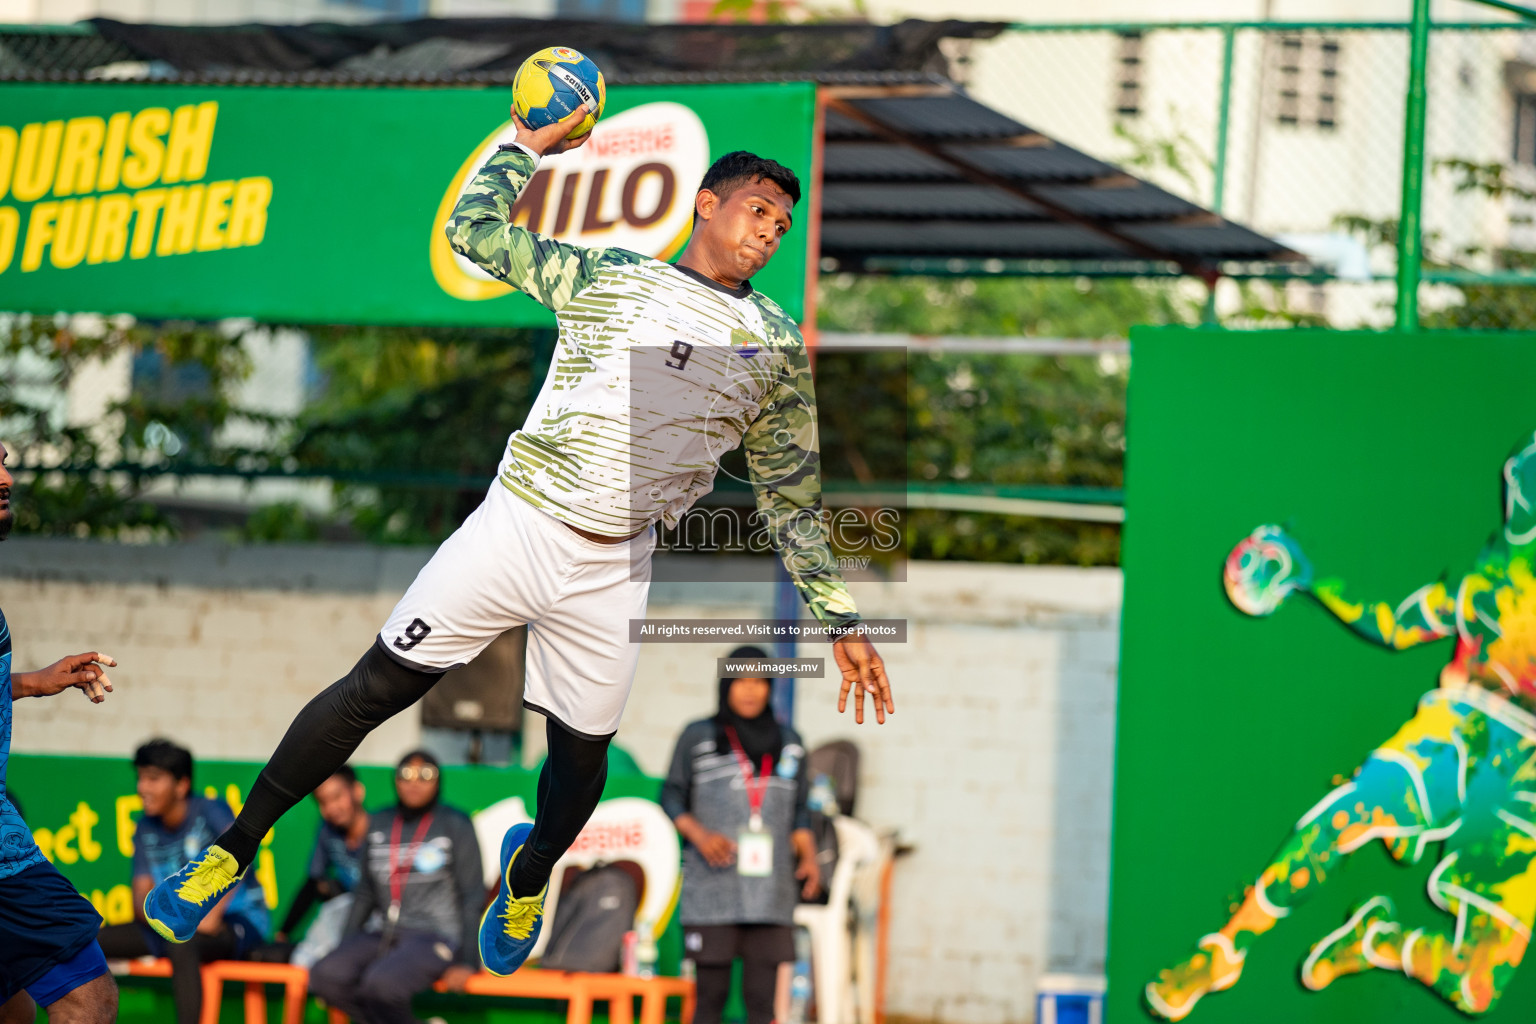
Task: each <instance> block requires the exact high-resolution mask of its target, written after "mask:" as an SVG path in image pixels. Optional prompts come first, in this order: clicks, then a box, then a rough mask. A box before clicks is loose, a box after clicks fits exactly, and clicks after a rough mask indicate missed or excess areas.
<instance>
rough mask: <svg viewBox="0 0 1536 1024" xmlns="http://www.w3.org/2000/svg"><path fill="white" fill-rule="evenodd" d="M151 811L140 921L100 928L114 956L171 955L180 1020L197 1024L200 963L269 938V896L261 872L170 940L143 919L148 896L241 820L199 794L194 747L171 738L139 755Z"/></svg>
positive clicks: (141, 831)
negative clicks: (192, 931) (187, 937)
mask: <svg viewBox="0 0 1536 1024" xmlns="http://www.w3.org/2000/svg"><path fill="white" fill-rule="evenodd" d="M133 767H134V769H135V771H137V773H138V776H139V784H138V790H139V799H141V800H143V801H144V814H143V816H142V817H141V818H139V823H138V829H137V831H136V832H135V833H134V836H133V908H134V916H135V917H136V918H137V921H136V922H135V923H133V924H120V925H114V926H112V927H110V928H103V929H102V931H101V936H100V940H99V941H100V942H101V948H102V951H103V952H104V953H106V955H107V956H108V957H124V958H126V957H136V956H146V955H148V956H163V957H169V958H170V961H171V990H172V992H173V993H174V994H175V998H176V1022H177V1024H197V1022H198V1020H199V1018H200V1017H201V1015H202V1012H203V986H202V979H201V976H200V974H199V968H200V967H201V966H202V965H203V964H204V963H206V962H208V961H210V960H237V959H240V958H241V957H243V956H244V955H245V953H246V952H247V951H248V950H250V949H251V947H253V946H255V945H257V944H259V943H262V942H265V941H266V939H267V928H268V918H267V902H266V898H265V897H264V896H263V895H262V892H261V885H260V883H258V882H257V881H256V876H255V873H254V872H253V873H251V874H249V875H247V876H246V877H245V878H244V879H243V880H242V881H241V882H240V884H239V885H237V886H235V887H234V888H233V889H231V890H230V892H229V893H228V895H226V896H225V897H224V898H223V899H222V900H220V901H219V903H218V905H217V906H215V907H214V908H213V910H212V911H211V912H210V913H209V914H208V916H207V917H206V918H204V919H203V922H202V924H200V925H199V926H198V929H197V934H196V935H195V936H194V937H193V939H192V941H191V942H188V943H186V944H184V945H179V944H173V943H169V942H166V941H165V940H164V939H162V938H161V937H160V936H159V935H156V934H155V933H154V932H153V931H152V930H150V928H149V926H148V925H147V924H145V923H144V909H143V908H144V897H145V896H147V895H148V894H149V890H150V889H152V888H154V885H155V883H156V882H158V881H160V880H161V879H162V878H164V877H166V876H167V875H171V874H174V873H175V872H176V871H178V870H180V868H181V865H182V864H183V863H185V862H186V859H187V858H188V857H190V856H194V855H196V853H197V851H199V850H201V849H202V848H203V847H204V846H207V845H208V844H209V843H210V842H212V841H213V840H214V839H215V838H217V837H218V836H219V834H220V833H221V832H223V831H224V829H226V828H228V827H229V825H230V823H231V822H232V821H234V820H235V816H234V813H233V812H231V811H230V809H229V806H228V805H227V804H225V803H224V801H222V800H212V799H209V798H208V797H202V796H193V795H192V754H191V753H190V752H189V751H187V750H186V749H184V748H182V747H178V746H177V745H176V744H174V743H172V742H170V741H169V740H158V739H157V740H150V741H149V742H148V743H146V744H144V745H143V746H142V747H140V748H139V749H138V750H137V751H135V752H134V755H133Z"/></svg>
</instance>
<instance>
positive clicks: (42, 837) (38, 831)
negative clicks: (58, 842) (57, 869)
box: [32, 828, 53, 864]
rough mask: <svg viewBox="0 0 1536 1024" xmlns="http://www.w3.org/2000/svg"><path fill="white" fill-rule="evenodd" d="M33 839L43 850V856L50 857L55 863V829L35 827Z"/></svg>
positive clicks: (50, 861)
mask: <svg viewBox="0 0 1536 1024" xmlns="http://www.w3.org/2000/svg"><path fill="white" fill-rule="evenodd" d="M32 841H33V842H34V843H36V844H37V848H38V849H39V850H41V851H43V856H44V857H47V858H48V862H49V863H50V864H51V863H53V830H52V829H46V828H35V829H33V830H32Z"/></svg>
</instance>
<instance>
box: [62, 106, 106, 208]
mask: <svg viewBox="0 0 1536 1024" xmlns="http://www.w3.org/2000/svg"><path fill="white" fill-rule="evenodd" d="M106 134H107V122H105V121H103V120H102V119H101V118H99V117H74V118H70V121H69V123H68V124H66V125H65V126H64V144H63V146H62V147H60V149H59V174H58V178H57V179H56V180H55V181H54V183H53V194H54V195H56V196H72V195H75V194H76V193H80V194H82V195H83V194H85V193H86V192H91V191H94V190H95V188H96V172H97V170H98V169H100V167H101V142H102V139H104V138H105V137H106Z"/></svg>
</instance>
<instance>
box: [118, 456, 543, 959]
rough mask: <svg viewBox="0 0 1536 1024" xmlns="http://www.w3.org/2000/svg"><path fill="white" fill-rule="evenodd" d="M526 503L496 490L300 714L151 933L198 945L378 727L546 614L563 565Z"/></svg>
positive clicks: (152, 911)
mask: <svg viewBox="0 0 1536 1024" xmlns="http://www.w3.org/2000/svg"><path fill="white" fill-rule="evenodd" d="M518 505H522V506H523V508H524V509H527V508H528V506H527V505H526V504H524V503H523V502H521V501H519V500H518V499H517V498H515V497H514V496H513V495H511V494H510V493H509V492H508V491H507V490H506V488H504V487H502V486H500V485H499V484H493V485H492V486H491V489H490V491H489V492H488V493H487V495H486V500H485V501H484V502H482V503H481V505H480V507H479V508H478V509H476V510H475V511H474V512H473V513H472V514H471V515H470V517H469V518H468V519H466V520H465V521H464V524H463V525H462V526H460V527H459V529H458V530H456V531H455V532H454V534H453V535H452V536H451V537H449V538H448V539H447V540H446V541H444V542H443V544H442V546H441V547H439V548H438V549H437V552H436V553H435V554H434V555H433V556H432V560H431V561H430V562H428V563H427V564H426V566H424V567H423V568H422V570H421V572H420V573H418V574H417V576H416V579H415V581H414V582H413V583H412V584H411V586H410V589H409V590H407V591H406V593H405V596H404V597H402V598H401V599H400V603H399V604H397V605H396V606H395V610H394V612H393V613H392V614H391V615H390V618H389V621H388V622H387V623H386V624H385V626H384V628H383V630H381V631H380V633H379V636H378V637H376V638H375V642H374V645H373V647H371V648H370V649H369V651H368V652H367V653H366V654H364V655H363V657H362V658H361V659H360V660H359V661H358V663H357V664H356V665H355V666H353V669H352V671H351V672H349V673H348V674H347V675H346V676H344V677H342V678H341V679H340V680H338V681H337V682H336V683H335V684H333V685H332V686H331V687H330V688H328V689H326V690H325V691H324V692H322V693H321V694H320V695H319V696H317V697H316V698H315V699H314V700H312V701H310V702H309V704H308V705H307V706H305V708H304V709H303V710H302V711H301V712H299V715H298V717H297V718H295V719H294V721H293V724H292V725H291V726H290V727H289V729H288V732H287V734H286V735H285V736H284V737H283V740H282V742H281V743H280V744H278V747H277V750H276V751H275V752H274V753H273V755H272V758H271V760H269V761H268V762H267V764H266V766H265V767H264V768H262V770H261V773H260V774H259V775H258V776H257V778H256V782H255V783H254V784H253V785H252V786H251V792H250V795H249V796H248V797H247V798H246V801H245V804H244V806H243V807H242V808H241V810H240V814H239V815H238V816H237V817H236V818H235V823H234V825H232V826H231V827H230V828H229V829H228V830H227V831H226V832H225V833H224V834H223V835H222V836H220V837H219V838H218V839H217V840H216V841H215V842H214V844H213V845H212V846H210V847H209V848H208V850H207V851H204V854H203V856H202V857H201V858H200V859H199V860H198V861H195V862H194V863H192V864H189V865H188V866H187V867H185V868H183V869H182V870H181V871H180V872H178V873H177V874H175V875H172V876H171V877H170V878H168V879H166V880H164V881H162V882H161V883H160V884H158V885H157V886H155V888H154V889H153V890H152V891H151V892H150V895H149V898H148V899H147V900H146V901H145V911H146V913H145V916H146V918H147V919H148V920H149V923H150V925H151V927H153V928H154V929H155V930H156V931H157V932H159V933H160V934H161V935H163V936H165V937H166V938H167V939H169V940H171V941H172V942H185V941H186V940H187V939H188V938H190V937H191V936H192V934H193V933H194V932H195V930H196V927H197V922H198V921H200V920H202V917H203V915H204V914H206V913H207V911H208V908H210V907H212V906H213V904H214V903H216V902H217V901H218V899H219V898H220V897H221V896H222V895H223V894H224V893H225V892H227V891H228V889H229V887H230V886H231V885H233V884H234V882H235V881H236V880H238V878H239V877H240V876H241V874H242V873H243V872H244V871H245V869H246V868H247V867H248V866H249V865H250V864H251V863H252V862H253V861H254V860H255V859H256V854H257V851H258V850H259V849H260V845H261V840H262V838H263V837H264V836H265V835H266V834H267V832H268V831H269V830H270V829H271V828H272V826H273V825H275V824H276V823H277V820H278V819H279V818H280V817H282V815H283V814H285V813H286V812H287V811H288V810H289V809H290V808H292V807H293V806H294V805H295V804H297V803H298V802H299V801H301V800H303V799H304V798H305V797H306V796H308V795H309V794H310V793H311V792H312V791H313V790H314V789H315V787H317V786H318V785H320V783H322V782H324V781H325V780H326V779H328V778H330V776H331V775H332V774H334V773H335V771H336V769H337V768H339V767H341V765H342V764H343V763H345V762H346V760H347V759H348V758H349V757H351V756H352V754H353V753H354V752H356V750H357V748H358V746H359V744H361V743H362V741H363V739H364V738H365V737H366V736H367V735H368V734H369V733H370V732H372V731H373V730H374V729H375V728H377V727H378V726H379V725H380V724H381V723H383V722H385V721H386V720H388V719H389V718H391V717H393V716H394V715H396V714H398V713H399V712H401V711H403V710H405V709H406V708H408V707H410V706H411V705H412V704H414V703H416V701H418V700H420V699H421V697H422V696H423V695H425V694H426V692H427V691H428V690H429V689H431V688H432V686H433V685H434V684H435V683H436V682H437V680H438V679H440V678H441V677H442V673H444V672H446V671H447V670H449V669H451V668H455V667H457V666H459V665H463V664H467V663H468V662H470V661H472V660H473V659H474V658H475V657H476V656H477V655H478V654H479V653H480V652H481V651H483V650H484V649H485V648H486V646H488V645H489V644H490V642H491V641H492V640H494V639H495V638H496V637H497V636H499V635H501V634H502V633H503V632H505V631H506V630H508V629H511V628H512V627H514V626H517V625H520V624H521V623H524V622H527V621H529V618H531V617H533V616H536V615H537V614H538V612H539V611H541V610H542V608H543V606H544V605H545V604H547V602H548V600H550V599H551V595H552V594H553V588H554V586H555V583H556V581H557V580H558V574H559V572H560V571H561V566H560V565H559V564H557V563H555V562H554V561H553V560H552V559H550V558H548V557H540V556H541V553H542V552H541V550H540V549H539V548H538V546H536V545H535V546H533V547H530V545H529V543H528V538H527V536H526V534H527V526H526V524H525V523H523V522H522V520H521V518H520V514H519V513H520V510H519V509H518V508H517V507H516V506H518ZM528 511H529V512H532V509H528Z"/></svg>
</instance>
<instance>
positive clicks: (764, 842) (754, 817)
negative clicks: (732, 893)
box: [725, 726, 773, 878]
mask: <svg viewBox="0 0 1536 1024" xmlns="http://www.w3.org/2000/svg"><path fill="white" fill-rule="evenodd" d="M725 735H726V737H727V738H728V739H729V740H730V741H731V753H733V754H735V755H736V763H737V764H739V765H740V766H741V777H742V781H743V783H744V784H745V786H746V789H747V807H748V809H749V810H750V811H751V817H750V818H748V819H747V827H746V828H745V829H744V830H743V831H742V832H741V833H740V834H738V835H737V837H736V873H737V874H738V875H742V876H744V877H747V878H766V877H768V876H769V875H771V874H773V836H772V835H770V834H769V833H768V832H767V830H766V829H764V828H763V793H764V792H765V791H766V790H767V789H768V779H769V776H770V775H771V774H772V772H773V758H771V757H769V756H767V755H766V754H765V755H763V770H762V772H761V773H760V774H758V773H754V772H753V770H752V761H751V759H750V758H748V757H747V752H746V750H745V748H743V747H742V745H741V740H740V739H738V738H737V736H736V730H735V729H733V728H731V727H730V726H726V728H725Z"/></svg>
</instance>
